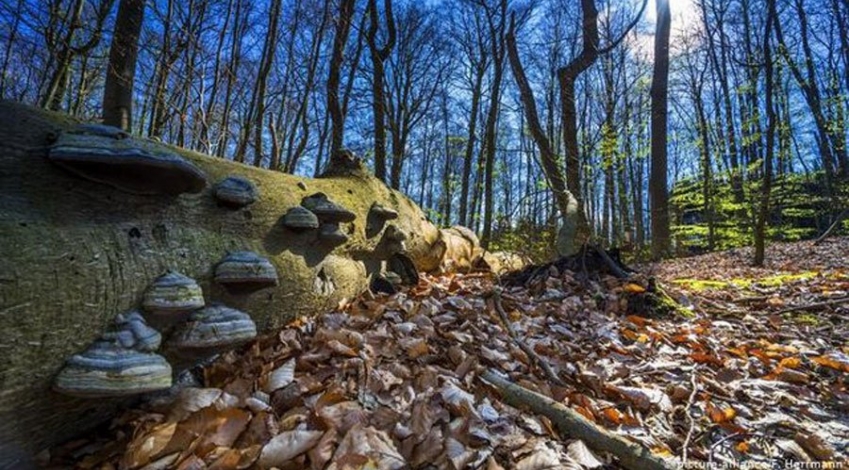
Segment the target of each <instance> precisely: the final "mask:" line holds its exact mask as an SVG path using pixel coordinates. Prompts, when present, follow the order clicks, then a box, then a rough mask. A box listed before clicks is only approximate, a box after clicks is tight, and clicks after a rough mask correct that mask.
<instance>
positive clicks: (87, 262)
mask: <svg viewBox="0 0 849 470" xmlns="http://www.w3.org/2000/svg"><path fill="white" fill-rule="evenodd" d="M72 121H73V120H72V119H71V118H69V117H67V116H64V115H57V114H54V113H49V112H45V111H41V110H37V109H34V108H29V107H25V106H23V105H19V104H13V103H10V102H2V103H0V200H2V201H4V203H3V204H0V233H2V234H3V237H2V238H3V240H4V243H2V244H0V260H2V261H0V347H2V349H3V357H4V365H3V373H2V374H0V388H2V390H3V395H2V397H0V467H2V468H29V467H30V466H32V465H31V462H29V461H28V459H29V458H32V457H33V456H34V455H35V454H36V453H38V452H39V451H41V450H42V449H44V448H45V447H47V446H50V445H54V444H56V443H57V442H60V441H63V440H65V439H68V438H71V437H73V436H74V435H76V434H78V433H80V432H83V431H85V430H86V429H89V428H91V427H92V426H93V425H95V424H98V423H100V422H102V421H103V419H107V418H108V417H109V416H110V412H111V411H112V410H114V408H115V407H116V406H118V405H122V404H123V405H126V401H122V400H111V399H98V400H82V399H72V398H68V397H64V396H61V395H58V394H56V393H54V392H52V391H51V390H50V387H51V383H52V380H53V377H54V376H55V374H56V373H57V372H58V370H59V369H60V368H61V367H62V364H63V362H64V360H65V358H67V357H69V356H70V355H72V354H74V353H77V352H80V351H81V350H82V349H84V348H86V347H87V345H88V344H89V343H90V342H91V341H93V340H94V339H95V338H96V337H97V336H98V335H100V334H101V333H102V332H103V331H104V328H106V327H108V325H109V324H110V323H111V322H112V320H113V318H114V317H115V315H117V314H118V313H121V312H124V311H127V310H129V309H132V308H135V307H137V306H138V304H139V300H140V298H141V295H142V293H143V291H144V290H145V289H146V287H147V286H148V285H149V284H150V282H151V281H152V280H153V279H154V278H156V277H157V276H159V275H160V274H162V273H163V272H164V271H165V270H166V269H169V268H171V269H175V270H177V271H180V272H182V273H183V274H186V275H188V276H191V277H193V278H195V279H197V280H198V282H199V283H200V284H201V286H202V287H203V289H204V293H205V296H206V298H207V300H208V301H220V302H223V303H225V304H226V305H228V306H231V307H234V308H238V309H240V310H243V311H245V312H247V313H249V314H250V315H251V316H252V317H253V319H254V320H255V321H256V323H257V325H258V327H259V328H260V329H261V330H264V331H267V330H269V329H272V328H276V327H280V326H282V325H284V324H286V323H287V322H288V321H290V320H292V319H293V318H295V317H297V316H299V315H311V314H315V313H317V312H320V311H324V310H326V309H329V308H333V307H335V306H336V305H338V303H339V302H340V301H342V300H343V299H352V298H353V297H354V296H356V295H357V294H359V293H360V292H361V291H362V290H363V289H364V288H365V287H366V277H365V276H366V275H367V274H370V273H373V272H375V270H376V269H379V266H380V262H381V260H382V259H383V258H384V257H385V254H384V253H382V252H381V250H380V249H379V248H378V240H379V239H380V237H379V236H375V237H372V238H367V237H366V235H365V223H364V221H365V220H366V214H367V213H368V210H369V208H370V206H371V204H372V203H374V202H379V203H380V204H383V205H384V206H387V207H391V208H393V209H395V210H396V211H398V213H399V218H398V219H397V220H395V221H393V222H392V223H393V224H395V225H396V226H397V227H398V228H400V229H401V230H402V231H403V232H404V233H406V234H407V235H408V239H407V249H408V251H409V254H410V256H411V258H412V259H413V260H414V262H415V263H416V264H417V267H418V268H419V269H420V270H432V269H436V268H438V267H439V265H440V263H441V261H442V260H441V258H440V259H437V257H436V255H434V254H433V253H432V252H431V249H432V245H433V244H434V243H435V241H436V240H437V238H438V237H439V234H438V231H437V230H436V228H435V227H434V226H433V225H431V224H430V223H429V222H426V221H425V214H424V213H423V212H422V211H421V209H419V208H418V207H417V206H415V205H414V204H413V203H412V202H411V201H410V200H409V199H407V198H406V197H405V196H404V195H402V194H400V193H398V192H396V191H392V190H390V189H388V188H387V187H386V186H385V185H383V184H382V183H380V182H379V181H378V180H377V179H375V178H373V177H371V176H370V175H367V174H365V173H363V174H356V175H350V176H341V177H332V178H321V179H309V178H301V177H295V176H291V175H284V174H282V173H279V172H272V171H267V170H261V169H257V168H251V167H248V166H244V165H238V164H235V163H233V162H229V161H225V160H221V159H216V158H210V157H206V156H203V155H199V154H195V153H192V152H188V151H182V150H178V149H172V150H173V151H177V152H179V153H180V154H181V155H182V156H183V157H184V158H186V159H187V160H190V161H191V162H192V163H194V164H195V165H196V166H197V167H198V168H200V169H201V170H202V171H203V172H204V173H206V174H207V176H208V178H209V180H210V181H217V180H219V179H220V178H222V177H224V176H225V175H228V174H239V175H242V176H244V177H247V178H249V179H251V180H253V181H254V182H255V183H256V184H257V186H258V187H259V188H261V190H262V194H261V197H260V199H259V200H258V201H257V202H255V203H254V204H253V205H251V206H249V207H248V208H246V209H242V210H239V211H233V210H229V209H226V208H222V207H218V206H217V205H216V203H215V201H214V199H213V197H212V195H211V189H209V188H207V189H206V190H204V191H203V192H201V193H199V194H194V195H182V196H179V197H165V196H139V195H131V194H127V193H122V192H119V191H118V190H115V189H112V188H111V187H109V186H105V185H101V184H98V183H93V182H90V181H88V180H83V179H80V178H77V177H76V176H74V175H72V174H71V173H68V172H65V171H64V170H62V169H60V168H58V167H56V166H53V165H52V164H50V163H49V162H48V160H47V159H46V158H44V153H45V145H46V144H47V136H48V134H50V133H51V132H55V131H56V130H61V129H64V128H66V127H67V126H69V125H71V124H72V123H73V122H72ZM299 184H304V185H306V187H307V188H308V189H307V190H302V189H299V187H298V186H299ZM315 192H324V193H325V194H327V195H328V196H329V197H330V198H331V199H332V200H334V201H336V202H337V203H340V204H342V205H343V206H345V207H347V208H348V209H349V210H351V211H353V212H354V213H355V214H356V215H357V220H356V221H355V222H353V223H352V225H350V226H349V227H347V228H349V229H350V230H351V235H350V236H351V240H350V241H349V242H348V243H346V244H344V245H341V246H339V247H336V248H335V249H330V248H327V247H324V246H323V245H322V244H320V243H319V242H318V241H317V240H316V238H315V236H314V235H311V234H302V235H293V234H292V233H291V232H289V231H287V230H286V229H285V228H283V227H281V226H280V225H279V222H278V221H279V219H280V217H281V216H282V215H283V214H284V213H285V212H286V210H287V209H288V208H290V207H294V206H297V205H299V204H300V201H301V198H303V197H304V196H307V195H309V194H312V193H315ZM244 249H249V250H253V251H256V252H258V253H260V254H261V255H262V256H265V257H267V258H268V259H269V260H270V261H271V263H272V264H274V265H275V266H276V268H277V272H278V275H279V276H280V283H279V286H277V287H275V288H269V289H266V290H263V291H260V292H257V293H254V294H251V295H247V296H245V295H234V294H231V293H228V292H227V291H225V290H224V289H222V288H221V287H220V286H218V285H216V284H214V283H213V282H212V279H211V278H212V273H213V266H214V265H215V264H216V263H217V262H218V261H219V260H220V259H221V257H222V256H224V255H225V253H226V252H227V251H230V250H244ZM322 269H324V270H325V273H326V274H328V273H329V274H330V275H331V277H333V279H334V283H335V285H336V290H335V291H334V292H333V293H332V294H330V295H325V294H322V293H320V292H318V291H316V290H315V288H314V285H315V279H316V276H317V273H318V272H319V271H320V270H322Z"/></svg>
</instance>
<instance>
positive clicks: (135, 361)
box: [53, 341, 171, 397]
mask: <svg viewBox="0 0 849 470" xmlns="http://www.w3.org/2000/svg"><path fill="white" fill-rule="evenodd" d="M170 386H171V365H170V364H168V361H166V360H165V358H164V357H162V356H160V355H158V354H153V353H146V352H141V351H137V350H135V349H127V348H124V347H122V346H121V345H120V344H118V343H117V342H114V341H97V342H95V343H94V344H92V345H91V346H90V347H89V348H88V349H87V350H85V352H83V353H82V354H75V355H73V356H71V358H70V359H68V360H67V361H66V363H65V367H64V368H63V369H62V370H61V371H60V372H59V375H57V376H56V380H55V382H54V384H53V388H54V389H55V390H56V391H57V392H60V393H63V394H65V395H72V396H78V397H118V396H127V395H137V394H140V393H147V392H153V391H157V390H165V389H167V388H169V387H170Z"/></svg>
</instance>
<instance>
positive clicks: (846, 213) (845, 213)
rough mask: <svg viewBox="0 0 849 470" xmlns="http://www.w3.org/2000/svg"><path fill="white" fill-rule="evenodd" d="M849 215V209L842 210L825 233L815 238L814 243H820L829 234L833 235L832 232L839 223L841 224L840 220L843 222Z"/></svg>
mask: <svg viewBox="0 0 849 470" xmlns="http://www.w3.org/2000/svg"><path fill="white" fill-rule="evenodd" d="M847 216H849V209H844V210H843V212H841V213H840V214H839V215H838V216H837V218H836V219H834V222H833V223H832V224H831V225H830V226H829V227H828V229H827V230H826V231H825V232H823V234H822V235H820V236H819V237H818V238H817V239H816V240H814V245H819V244H820V243H822V242H823V241H824V240H825V239H826V238H828V236H829V235H831V232H833V231H834V229H835V228H837V226H838V225H840V222H842V221H843V219H845V218H846V217H847Z"/></svg>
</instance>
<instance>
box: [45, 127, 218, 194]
mask: <svg viewBox="0 0 849 470" xmlns="http://www.w3.org/2000/svg"><path fill="white" fill-rule="evenodd" d="M47 158H48V159H49V160H50V161H51V162H53V163H55V164H56V165H59V166H60V167H62V168H64V169H66V170H68V171H70V172H71V173H74V174H76V175H77V176H80V177H82V178H85V179H87V180H90V181H95V182H98V183H103V184H108V185H110V186H112V187H114V188H117V189H119V190H121V191H124V192H128V193H132V194H145V195H152V194H167V195H178V194H182V193H187V192H188V193H197V192H200V191H201V190H203V188H204V187H206V177H205V176H204V174H203V172H201V170H200V169H198V168H197V167H196V166H195V165H193V164H192V163H190V162H189V161H187V160H185V159H183V158H182V157H180V156H179V155H177V154H176V153H173V152H169V151H167V150H165V149H164V148H163V147H161V146H156V145H154V144H151V143H149V142H144V141H140V140H136V139H132V138H129V136H128V135H127V134H126V132H123V131H120V130H115V129H114V128H110V127H109V126H101V125H96V124H83V125H80V126H78V127H77V128H76V129H72V130H70V131H68V132H64V133H62V134H61V135H59V136H58V138H57V139H56V141H55V142H54V143H53V145H52V146H51V147H50V149H49V150H48V153H47Z"/></svg>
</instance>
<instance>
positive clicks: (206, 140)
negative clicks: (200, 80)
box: [197, 0, 238, 153]
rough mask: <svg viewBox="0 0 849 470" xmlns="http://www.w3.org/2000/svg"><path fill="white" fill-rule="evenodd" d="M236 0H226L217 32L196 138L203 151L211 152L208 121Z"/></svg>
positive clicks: (214, 99) (216, 99) (219, 77)
mask: <svg viewBox="0 0 849 470" xmlns="http://www.w3.org/2000/svg"><path fill="white" fill-rule="evenodd" d="M237 1H238V0H228V2H227V10H226V12H225V13H224V23H223V24H222V25H221V30H220V31H219V32H218V42H217V45H216V47H215V65H214V66H213V69H212V89H211V90H210V91H209V101H208V102H207V103H206V109H205V110H204V113H203V118H202V120H201V123H200V135H199V136H198V139H197V140H198V143H199V145H198V147H199V148H200V151H201V152H204V153H212V142H211V141H210V136H209V128H210V121H211V120H212V115H213V112H214V110H215V106H216V104H217V101H218V89H219V86H220V84H221V56H222V54H223V52H224V42H225V39H226V38H227V30H228V29H229V28H230V18H231V17H232V16H233V3H235V2H237ZM220 131H221V130H220V129H219V132H220ZM216 151H217V149H216Z"/></svg>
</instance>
